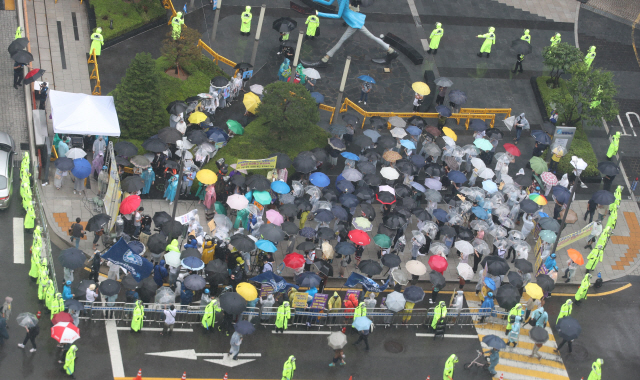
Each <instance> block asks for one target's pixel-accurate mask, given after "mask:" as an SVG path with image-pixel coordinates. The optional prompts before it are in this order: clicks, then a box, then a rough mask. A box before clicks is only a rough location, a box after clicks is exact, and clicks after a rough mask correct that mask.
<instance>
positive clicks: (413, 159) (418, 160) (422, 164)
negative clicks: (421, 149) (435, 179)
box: [411, 154, 427, 169]
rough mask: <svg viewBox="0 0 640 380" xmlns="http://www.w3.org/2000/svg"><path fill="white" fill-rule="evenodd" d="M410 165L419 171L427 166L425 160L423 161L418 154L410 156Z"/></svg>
mask: <svg viewBox="0 0 640 380" xmlns="http://www.w3.org/2000/svg"><path fill="white" fill-rule="evenodd" d="M411 163H413V164H414V165H415V166H416V167H417V168H418V169H420V168H423V167H425V166H426V165H427V160H425V159H424V157H423V156H421V155H419V154H412V155H411Z"/></svg>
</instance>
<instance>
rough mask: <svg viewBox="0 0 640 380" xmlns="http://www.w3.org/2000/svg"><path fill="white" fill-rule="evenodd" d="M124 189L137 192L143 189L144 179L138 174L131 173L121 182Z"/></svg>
mask: <svg viewBox="0 0 640 380" xmlns="http://www.w3.org/2000/svg"><path fill="white" fill-rule="evenodd" d="M120 185H121V186H122V190H123V191H125V192H127V193H135V192H137V191H138V190H142V188H143V187H144V180H143V179H142V178H141V177H140V176H139V175H137V174H134V175H130V176H128V177H127V178H125V179H123V180H122V182H121V183H120Z"/></svg>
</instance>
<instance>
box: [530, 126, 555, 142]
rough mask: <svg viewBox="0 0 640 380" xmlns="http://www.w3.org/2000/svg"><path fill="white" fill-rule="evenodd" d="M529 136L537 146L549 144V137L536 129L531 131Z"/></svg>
mask: <svg viewBox="0 0 640 380" xmlns="http://www.w3.org/2000/svg"><path fill="white" fill-rule="evenodd" d="M531 136H533V137H534V138H535V139H536V141H537V142H538V143H539V144H542V145H549V144H551V137H549V135H548V134H547V132H545V131H541V130H539V129H536V130H534V131H531Z"/></svg>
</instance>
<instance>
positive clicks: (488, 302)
mask: <svg viewBox="0 0 640 380" xmlns="http://www.w3.org/2000/svg"><path fill="white" fill-rule="evenodd" d="M480 307H481V309H480V311H481V312H482V313H484V314H487V313H491V316H492V317H495V315H496V314H495V313H494V312H493V308H494V303H493V293H492V292H489V293H487V295H486V296H485V297H484V301H482V305H480ZM487 316H488V315H484V316H482V317H481V318H480V322H481V323H482V322H484V319H485V318H486V317H487Z"/></svg>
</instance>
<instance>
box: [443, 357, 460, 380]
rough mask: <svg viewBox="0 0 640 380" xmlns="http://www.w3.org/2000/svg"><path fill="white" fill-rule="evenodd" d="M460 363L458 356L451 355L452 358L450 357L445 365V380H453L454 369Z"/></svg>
mask: <svg viewBox="0 0 640 380" xmlns="http://www.w3.org/2000/svg"><path fill="white" fill-rule="evenodd" d="M458 361H459V360H458V356H457V355H456V354H451V356H449V358H448V359H447V362H446V363H444V373H443V374H442V379H443V380H453V369H454V366H455V365H456V363H457V362H458Z"/></svg>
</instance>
